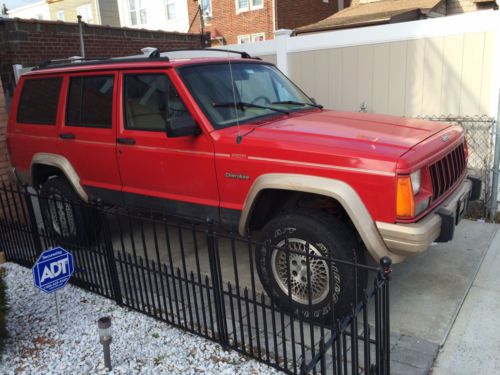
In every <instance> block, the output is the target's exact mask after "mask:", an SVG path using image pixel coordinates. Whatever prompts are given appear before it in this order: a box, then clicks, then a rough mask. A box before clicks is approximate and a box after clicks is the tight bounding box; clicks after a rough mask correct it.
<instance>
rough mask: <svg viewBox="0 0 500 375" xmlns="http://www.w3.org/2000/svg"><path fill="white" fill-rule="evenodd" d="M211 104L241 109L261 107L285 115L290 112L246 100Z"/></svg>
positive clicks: (215, 106)
mask: <svg viewBox="0 0 500 375" xmlns="http://www.w3.org/2000/svg"><path fill="white" fill-rule="evenodd" d="M273 104H274V103H273ZM212 106H213V107H214V108H217V107H236V108H238V109H239V110H241V111H244V110H245V109H246V108H262V109H269V110H271V111H275V112H279V113H284V114H285V115H289V114H290V112H288V111H285V110H284V109H279V108H274V107H269V106H267V105H259V104H253V103H246V102H236V103H235V102H223V103H213V104H212Z"/></svg>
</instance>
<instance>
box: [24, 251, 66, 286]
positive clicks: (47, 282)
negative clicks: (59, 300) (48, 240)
mask: <svg viewBox="0 0 500 375" xmlns="http://www.w3.org/2000/svg"><path fill="white" fill-rule="evenodd" d="M74 271H75V265H74V264H73V255H71V254H70V253H68V252H67V251H66V250H64V249H63V248H62V247H56V248H55V249H50V250H45V251H44V252H43V253H42V254H41V255H40V257H39V258H38V260H37V261H36V263H35V265H34V266H33V280H34V281H35V286H36V287H37V288H39V289H41V290H43V291H44V292H45V293H52V292H55V291H56V290H58V289H61V288H64V287H65V286H66V284H67V283H68V281H69V279H70V277H71V275H73V272H74Z"/></svg>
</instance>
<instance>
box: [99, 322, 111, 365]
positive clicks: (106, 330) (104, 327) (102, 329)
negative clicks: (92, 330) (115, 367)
mask: <svg viewBox="0 0 500 375" xmlns="http://www.w3.org/2000/svg"><path fill="white" fill-rule="evenodd" d="M97 328H98V330H99V341H100V342H101V344H102V348H103V351H104V366H105V367H106V368H107V369H108V370H109V371H111V340H112V337H111V318H110V317H109V316H104V317H102V318H100V319H99V320H98V321H97Z"/></svg>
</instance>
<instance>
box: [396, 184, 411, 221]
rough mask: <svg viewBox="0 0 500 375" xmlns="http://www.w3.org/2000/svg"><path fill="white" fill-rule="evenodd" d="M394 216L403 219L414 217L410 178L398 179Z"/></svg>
mask: <svg viewBox="0 0 500 375" xmlns="http://www.w3.org/2000/svg"><path fill="white" fill-rule="evenodd" d="M396 215H397V216H398V217H404V218H409V217H414V216H415V201H414V199H413V188H412V186H411V179H410V176H399V177H398V187H397V202H396Z"/></svg>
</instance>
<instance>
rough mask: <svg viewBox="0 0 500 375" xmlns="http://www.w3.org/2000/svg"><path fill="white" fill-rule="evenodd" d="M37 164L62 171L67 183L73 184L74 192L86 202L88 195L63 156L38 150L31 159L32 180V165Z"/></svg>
mask: <svg viewBox="0 0 500 375" xmlns="http://www.w3.org/2000/svg"><path fill="white" fill-rule="evenodd" d="M37 164H41V165H50V166H52V167H56V168H57V169H59V170H60V171H61V172H63V173H64V175H65V176H66V178H67V179H68V181H69V183H70V184H71V185H72V186H73V188H74V189H75V191H76V193H77V194H78V195H79V196H80V198H81V199H82V200H83V201H84V202H88V200H89V197H88V195H87V193H86V192H85V190H83V187H82V185H81V184H80V177H79V176H78V174H77V173H76V171H75V168H73V166H72V165H71V163H70V162H69V161H68V159H66V158H65V157H64V156H61V155H57V154H49V153H45V152H39V153H37V154H35V155H34V156H33V159H32V160H31V167H30V173H31V179H32V181H33V167H34V166H35V165H37Z"/></svg>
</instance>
